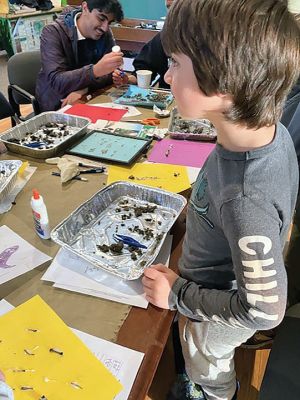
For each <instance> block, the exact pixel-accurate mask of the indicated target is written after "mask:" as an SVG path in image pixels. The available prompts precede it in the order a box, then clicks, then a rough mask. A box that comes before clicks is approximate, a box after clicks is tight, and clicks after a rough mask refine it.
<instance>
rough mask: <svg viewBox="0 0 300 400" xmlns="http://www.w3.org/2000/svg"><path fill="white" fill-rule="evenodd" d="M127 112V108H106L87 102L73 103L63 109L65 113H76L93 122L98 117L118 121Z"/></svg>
mask: <svg viewBox="0 0 300 400" xmlns="http://www.w3.org/2000/svg"><path fill="white" fill-rule="evenodd" d="M126 113H127V110H120V109H119V108H106V107H97V106H90V105H88V104H75V105H74V106H72V107H71V108H68V109H67V110H66V111H65V114H71V115H78V116H79V117H85V118H89V119H90V120H91V121H92V122H93V123H94V122H96V121H97V120H98V119H105V120H108V121H120V119H121V118H122V117H123V116H124V115H125V114H126Z"/></svg>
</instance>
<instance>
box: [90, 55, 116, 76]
mask: <svg viewBox="0 0 300 400" xmlns="http://www.w3.org/2000/svg"><path fill="white" fill-rule="evenodd" d="M122 64H123V53H121V52H118V53H114V52H111V53H108V54H105V55H104V56H103V57H102V58H101V60H99V61H98V62H97V64H95V65H94V66H93V72H94V75H95V76H96V78H99V77H100V76H104V75H107V74H110V73H111V72H113V71H114V70H115V69H117V68H119V67H120V66H121V65H122Z"/></svg>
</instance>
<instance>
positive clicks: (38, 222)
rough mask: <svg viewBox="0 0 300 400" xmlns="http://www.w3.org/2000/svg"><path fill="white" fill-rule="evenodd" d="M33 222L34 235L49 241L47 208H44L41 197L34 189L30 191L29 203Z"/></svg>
mask: <svg viewBox="0 0 300 400" xmlns="http://www.w3.org/2000/svg"><path fill="white" fill-rule="evenodd" d="M30 205H31V208H32V214H33V220H34V227H35V230H36V233H37V234H38V235H39V236H40V237H41V238H42V239H50V227H49V219H48V213H47V208H46V206H45V203H44V200H43V197H42V196H41V195H40V194H39V192H38V191H37V190H36V189H33V191H32V197H31V202H30Z"/></svg>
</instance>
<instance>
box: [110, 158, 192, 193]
mask: <svg viewBox="0 0 300 400" xmlns="http://www.w3.org/2000/svg"><path fill="white" fill-rule="evenodd" d="M133 178H134V179H133ZM116 181H128V182H132V183H138V184H139V185H146V186H152V187H157V188H160V189H164V190H168V191H169V192H173V193H180V192H182V191H183V190H186V189H188V188H190V187H191V185H190V182H189V177H188V174H187V170H186V167H184V166H181V165H172V164H156V163H155V164H139V163H137V164H135V165H134V166H132V167H119V166H110V167H109V170H108V183H112V182H116Z"/></svg>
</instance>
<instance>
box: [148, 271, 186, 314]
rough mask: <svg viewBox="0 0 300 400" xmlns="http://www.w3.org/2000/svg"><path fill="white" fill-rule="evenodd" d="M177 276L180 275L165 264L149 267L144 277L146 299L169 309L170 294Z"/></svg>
mask: <svg viewBox="0 0 300 400" xmlns="http://www.w3.org/2000/svg"><path fill="white" fill-rule="evenodd" d="M177 278H178V275H177V274H176V273H175V272H174V271H172V270H171V269H169V268H167V267H166V266H165V265H163V264H156V265H152V266H151V268H147V269H146V270H145V271H144V276H143V279H142V283H143V286H144V291H145V293H146V299H147V300H148V301H149V302H150V303H152V304H154V305H155V306H157V307H161V308H165V309H166V310H168V309H169V303H168V298H169V294H170V291H171V288H172V286H173V285H174V283H175V281H176V280H177Z"/></svg>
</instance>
